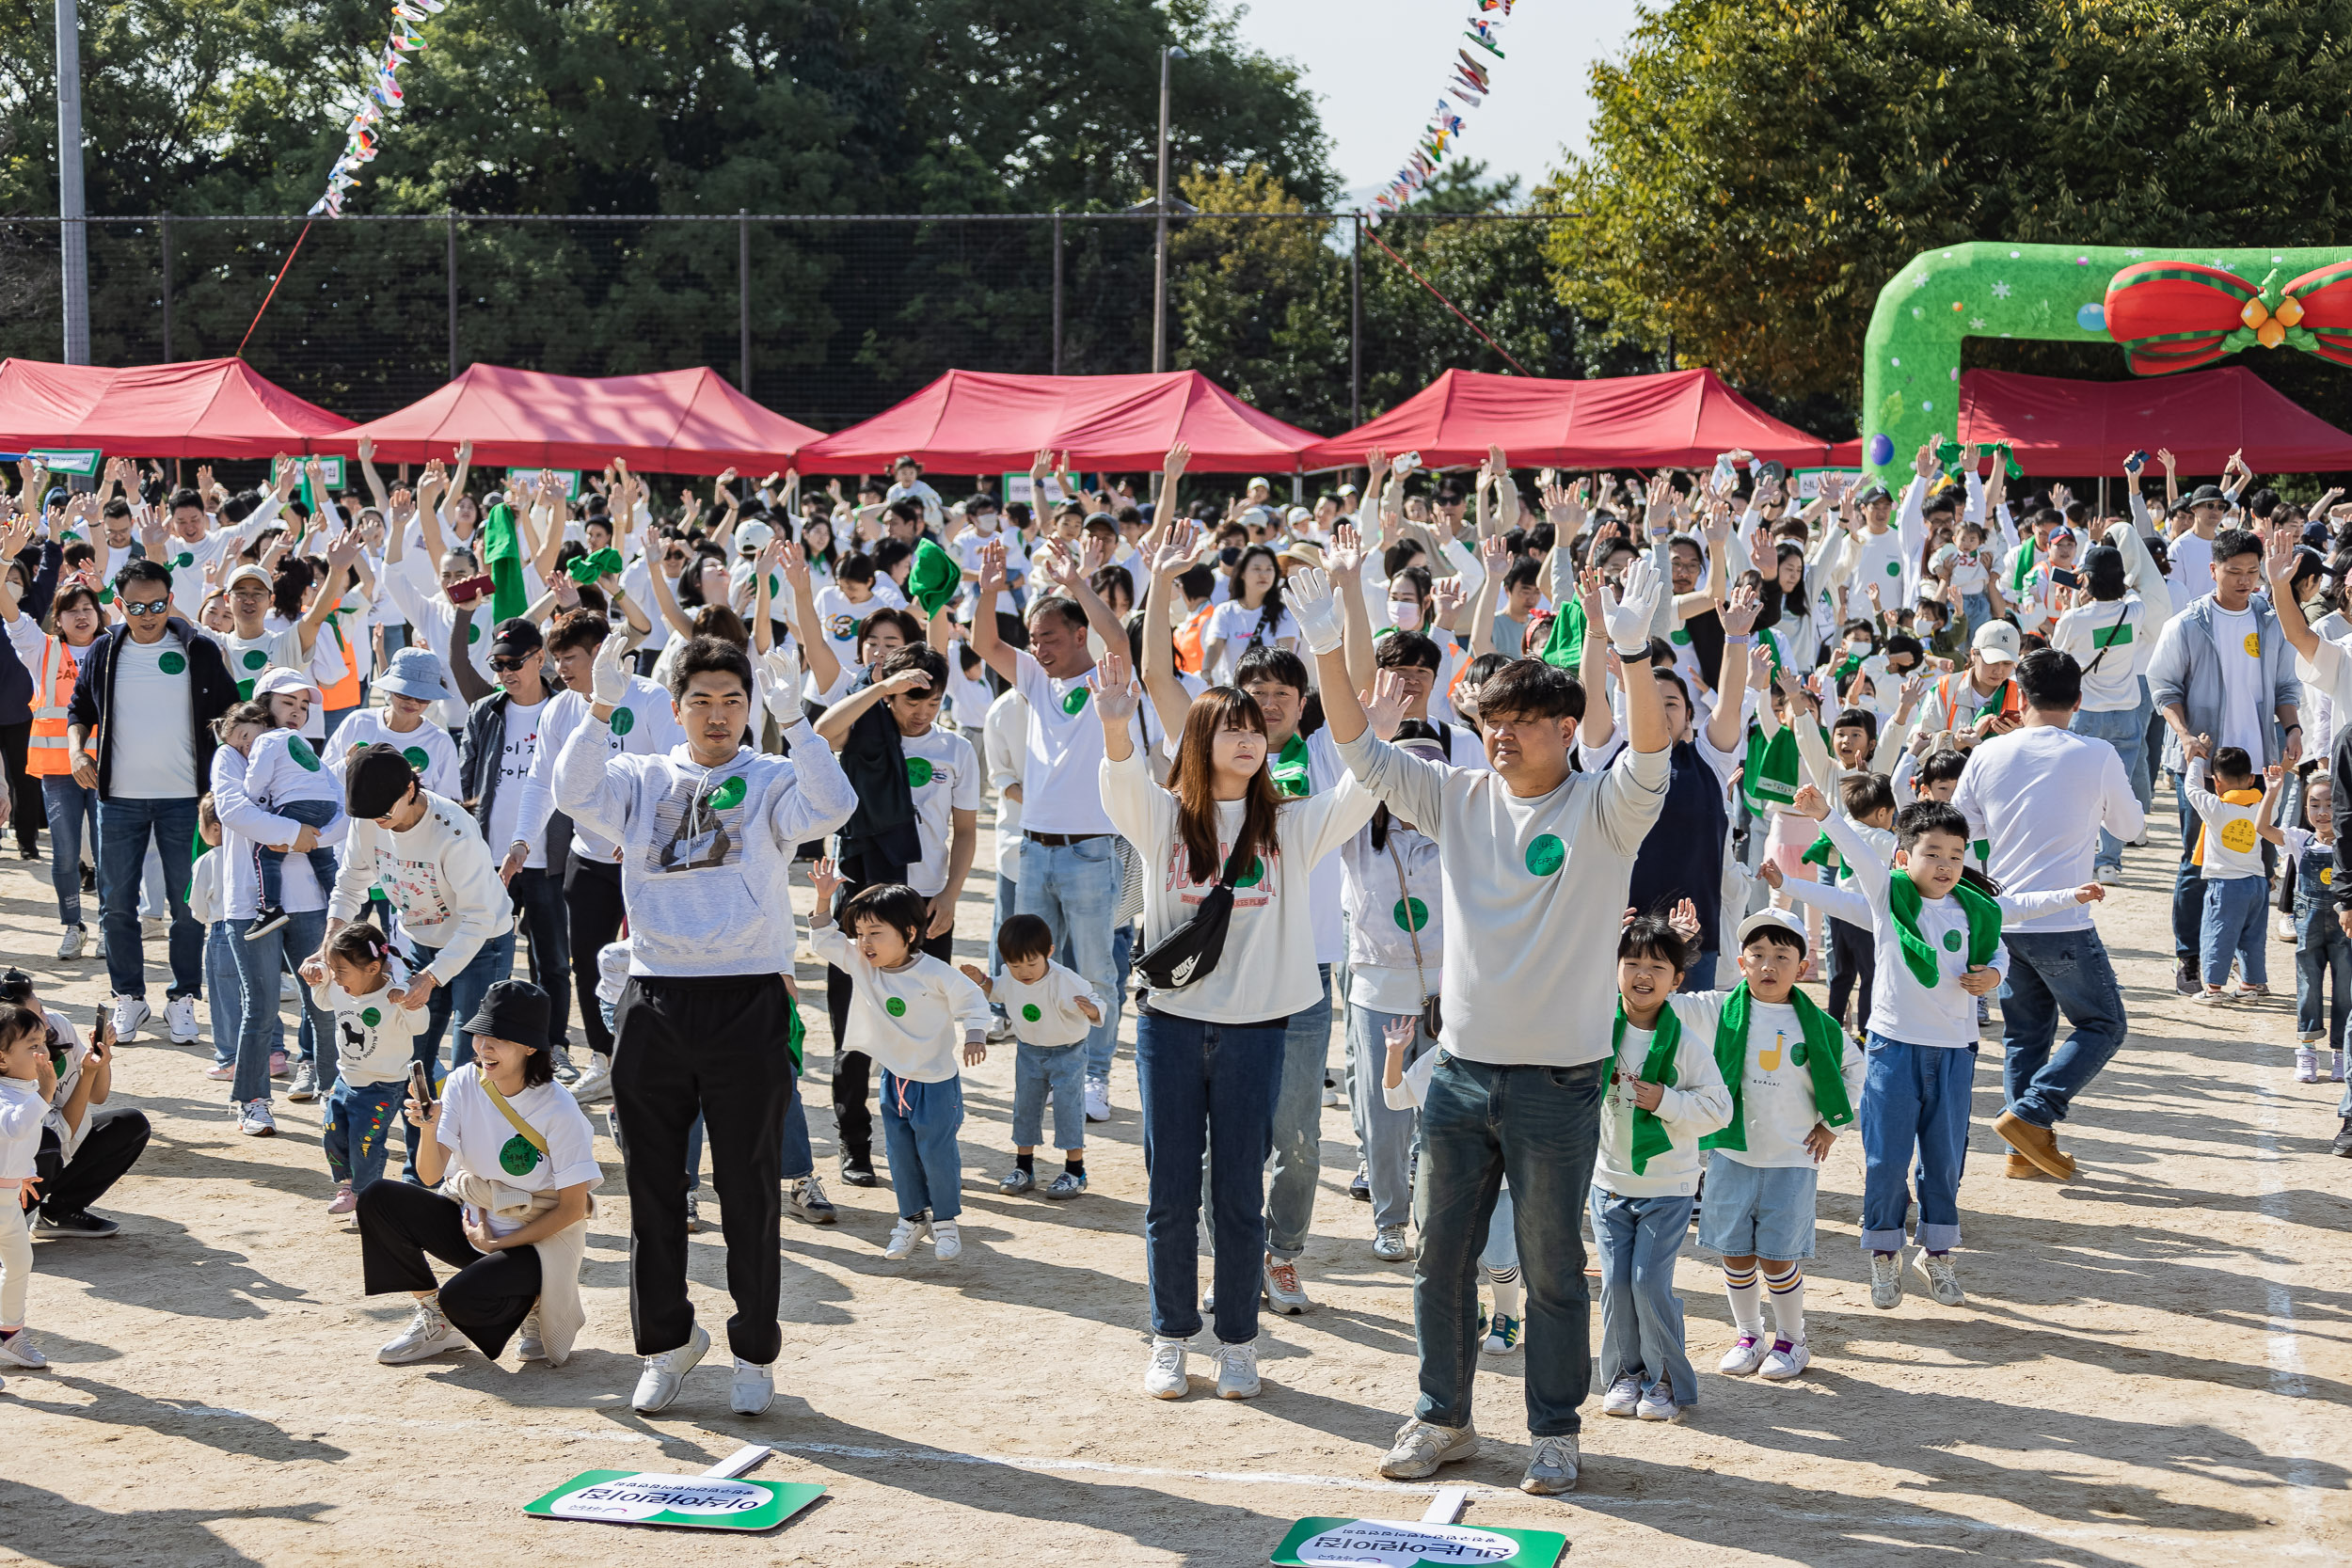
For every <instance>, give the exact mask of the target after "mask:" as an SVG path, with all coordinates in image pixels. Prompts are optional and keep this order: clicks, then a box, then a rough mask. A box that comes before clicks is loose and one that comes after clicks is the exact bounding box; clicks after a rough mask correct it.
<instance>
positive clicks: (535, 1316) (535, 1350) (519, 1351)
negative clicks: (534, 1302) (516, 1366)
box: [515, 1307, 548, 1361]
mask: <svg viewBox="0 0 2352 1568" xmlns="http://www.w3.org/2000/svg"><path fill="white" fill-rule="evenodd" d="M515 1354H516V1355H517V1356H519V1357H520V1358H521V1359H523V1360H525V1361H545V1360H546V1359H547V1358H548V1338H547V1331H546V1330H545V1329H543V1328H541V1327H540V1325H539V1309H538V1308H537V1307H532V1309H531V1315H530V1316H529V1317H527V1318H525V1319H523V1326H522V1331H521V1332H520V1333H518V1334H516V1336H515Z"/></svg>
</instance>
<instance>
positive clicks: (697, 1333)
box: [628, 1323, 710, 1416]
mask: <svg viewBox="0 0 2352 1568" xmlns="http://www.w3.org/2000/svg"><path fill="white" fill-rule="evenodd" d="M708 1349H710V1331H709V1330H708V1329H707V1328H705V1327H703V1325H702V1324H700V1323H696V1324H695V1325H694V1337H693V1338H691V1339H689V1340H687V1341H686V1343H684V1344H682V1345H680V1346H679V1347H678V1348H677V1349H675V1350H665V1351H663V1352H662V1353H661V1354H659V1355H648V1356H647V1357H645V1370H644V1371H642V1372H640V1373H639V1374H638V1375H637V1391H636V1392H635V1393H633V1394H631V1395H630V1396H629V1397H628V1405H629V1408H630V1409H631V1410H634V1411H636V1412H637V1413H638V1414H639V1415H641V1416H651V1415H653V1414H654V1413H656V1412H657V1411H661V1410H667V1409H668V1408H669V1407H670V1402H671V1401H672V1400H675V1399H676V1398H677V1391H678V1386H679V1385H681V1384H683V1383H684V1382H685V1381H686V1374H687V1373H688V1372H691V1371H692V1370H694V1366H695V1363H697V1362H699V1361H700V1360H702V1358H703V1353H704V1352H706V1351H707V1350H708Z"/></svg>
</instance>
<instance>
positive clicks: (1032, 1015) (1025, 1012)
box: [1021, 1002, 1045, 1023]
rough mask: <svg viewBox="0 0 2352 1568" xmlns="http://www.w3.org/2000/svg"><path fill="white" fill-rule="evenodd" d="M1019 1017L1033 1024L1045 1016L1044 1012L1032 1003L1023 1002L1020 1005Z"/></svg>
mask: <svg viewBox="0 0 2352 1568" xmlns="http://www.w3.org/2000/svg"><path fill="white" fill-rule="evenodd" d="M1021 1016H1022V1017H1023V1018H1025V1019H1026V1020H1028V1021H1029V1022H1031V1023H1035V1022H1037V1021H1038V1020H1039V1019H1041V1018H1043V1017H1044V1016H1045V1011H1044V1009H1043V1008H1041V1007H1040V1006H1038V1005H1037V1004H1036V1003H1034V1002H1024V1003H1022V1004H1021Z"/></svg>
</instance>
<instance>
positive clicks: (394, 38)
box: [257, 0, 449, 319]
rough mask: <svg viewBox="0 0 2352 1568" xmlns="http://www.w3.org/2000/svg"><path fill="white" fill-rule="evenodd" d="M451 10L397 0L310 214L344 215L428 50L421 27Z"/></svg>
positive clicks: (423, 0) (437, 1) (431, 1)
mask: <svg viewBox="0 0 2352 1568" xmlns="http://www.w3.org/2000/svg"><path fill="white" fill-rule="evenodd" d="M448 6H449V0H394V3H393V6H392V28H391V34H390V36H389V38H387V39H386V40H385V42H384V49H383V53H382V55H379V56H377V57H375V58H374V59H373V69H374V71H375V79H374V80H373V82H371V83H369V84H368V90H367V95H366V96H365V97H363V98H362V99H360V101H359V106H358V108H357V109H355V110H353V111H352V115H351V123H350V124H349V125H348V126H347V127H345V130H344V135H343V150H342V156H341V157H339V158H337V159H336V160H335V166H334V168H332V169H331V170H329V171H328V173H327V176H326V195H324V196H322V197H320V198H318V200H317V201H315V202H314V203H312V204H311V207H310V216H312V217H317V216H318V215H319V214H321V213H324V214H326V215H327V216H328V217H335V218H339V217H341V216H342V215H343V193H344V192H345V191H348V190H350V189H351V188H352V187H353V186H354V185H357V184H358V182H359V170H360V169H361V168H363V167H365V166H367V165H368V164H370V163H373V161H374V159H375V154H376V152H377V150H378V148H379V145H380V144H381V143H382V141H383V136H384V134H383V131H382V129H381V127H382V125H383V123H384V119H385V117H386V116H387V115H389V114H392V113H395V112H397V111H398V110H399V108H400V105H401V103H402V99H403V95H402V93H401V90H400V68H401V66H402V65H403V64H404V63H405V61H406V60H407V57H408V56H409V55H412V54H414V53H416V52H417V51H418V50H421V49H422V48H423V47H424V35H423V34H422V33H421V32H419V31H418V30H417V29H418V28H419V27H420V26H421V25H422V24H423V23H424V22H425V21H426V20H427V19H429V18H430V17H432V16H434V15H436V14H437V13H439V12H440V11H443V10H446V9H447V8H448ZM265 308H266V307H265ZM257 319H258V318H257Z"/></svg>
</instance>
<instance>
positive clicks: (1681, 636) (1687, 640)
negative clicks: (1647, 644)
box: [1666, 626, 1691, 648]
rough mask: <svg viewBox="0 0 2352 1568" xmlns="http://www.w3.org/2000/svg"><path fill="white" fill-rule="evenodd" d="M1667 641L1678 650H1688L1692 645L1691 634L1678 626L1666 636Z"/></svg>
mask: <svg viewBox="0 0 2352 1568" xmlns="http://www.w3.org/2000/svg"><path fill="white" fill-rule="evenodd" d="M1666 641H1669V642H1671V643H1673V644H1674V645H1675V646H1676V647H1677V648H1687V647H1689V646H1690V645H1691V634H1690V633H1689V632H1687V631H1685V630H1683V629H1682V628H1681V627H1680V626H1677V627H1675V629H1674V630H1672V631H1670V632H1668V633H1667V634H1666Z"/></svg>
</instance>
